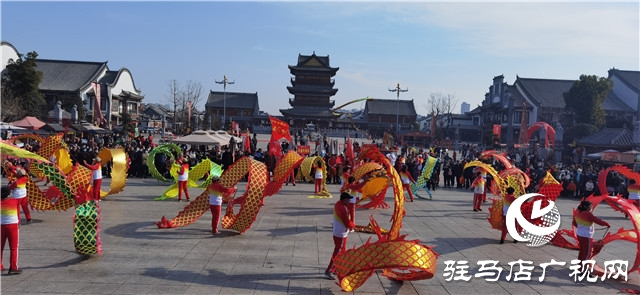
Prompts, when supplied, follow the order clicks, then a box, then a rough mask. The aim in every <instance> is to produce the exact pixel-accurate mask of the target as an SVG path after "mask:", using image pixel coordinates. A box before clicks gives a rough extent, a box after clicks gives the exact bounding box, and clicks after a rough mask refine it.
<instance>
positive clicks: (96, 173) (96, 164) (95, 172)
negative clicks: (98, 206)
mask: <svg viewBox="0 0 640 295" xmlns="http://www.w3.org/2000/svg"><path fill="white" fill-rule="evenodd" d="M84 166H85V167H87V168H89V169H90V170H91V180H93V185H92V186H91V196H92V197H93V199H94V200H96V202H100V187H101V186H102V159H100V157H95V158H93V161H92V162H91V165H89V164H87V161H86V160H85V161H84Z"/></svg>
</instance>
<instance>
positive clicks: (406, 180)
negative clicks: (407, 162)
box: [400, 166, 416, 202]
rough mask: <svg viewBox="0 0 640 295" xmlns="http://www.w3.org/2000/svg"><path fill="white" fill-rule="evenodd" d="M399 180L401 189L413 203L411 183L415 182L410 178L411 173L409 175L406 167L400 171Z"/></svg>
mask: <svg viewBox="0 0 640 295" xmlns="http://www.w3.org/2000/svg"><path fill="white" fill-rule="evenodd" d="M400 180H402V188H403V189H404V190H406V191H407V193H408V194H409V198H410V199H411V202H413V192H411V183H415V182H416V181H415V180H413V177H412V176H411V173H409V169H407V166H402V171H401V172H400Z"/></svg>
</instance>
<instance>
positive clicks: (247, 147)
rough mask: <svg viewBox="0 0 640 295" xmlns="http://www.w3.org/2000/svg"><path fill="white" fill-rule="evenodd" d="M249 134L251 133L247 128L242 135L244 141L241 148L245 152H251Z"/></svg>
mask: <svg viewBox="0 0 640 295" xmlns="http://www.w3.org/2000/svg"><path fill="white" fill-rule="evenodd" d="M250 136H251V134H250V133H249V130H247V133H246V134H245V135H244V142H243V143H242V148H243V149H244V152H245V153H247V152H248V153H251V139H250V138H249V137H250Z"/></svg>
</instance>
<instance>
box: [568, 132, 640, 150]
mask: <svg viewBox="0 0 640 295" xmlns="http://www.w3.org/2000/svg"><path fill="white" fill-rule="evenodd" d="M576 143H577V144H578V145H586V146H594V147H615V148H631V147H633V145H634V143H633V133H631V131H629V130H627V129H624V128H603V129H602V130H600V131H598V132H597V133H595V134H592V135H589V136H587V137H584V138H580V139H578V140H576Z"/></svg>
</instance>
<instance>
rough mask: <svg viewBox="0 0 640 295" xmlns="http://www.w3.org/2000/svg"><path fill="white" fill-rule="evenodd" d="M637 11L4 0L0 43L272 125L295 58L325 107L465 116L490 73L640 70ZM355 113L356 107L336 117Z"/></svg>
mask: <svg viewBox="0 0 640 295" xmlns="http://www.w3.org/2000/svg"><path fill="white" fill-rule="evenodd" d="M639 5H640V4H639V3H638V1H626V2H616V3H597V2H563V3H559V2H558V3H556V2H548V1H547V2H535V3H525V2H485V3H480V2H450V3H436V2H428V1H427V2H402V3H388V2H387V3H385V2H306V1H304V2H295V1H294V2H262V1H259V2H217V1H201V2H170V1H163V2H148V1H145V2H11V1H2V2H1V3H0V9H1V14H2V23H1V28H2V29H1V32H0V34H1V35H0V36H1V39H2V40H3V41H7V42H9V43H11V44H13V45H14V46H15V47H16V49H17V50H18V51H19V52H20V53H23V54H26V53H27V52H30V51H36V52H38V54H39V58H43V59H60V60H78V61H108V64H107V65H108V66H109V68H110V69H111V70H118V69H120V68H123V67H124V68H127V69H129V70H130V71H131V73H132V75H133V79H134V82H135V84H136V87H137V88H138V89H139V90H141V91H142V94H143V95H144V96H145V99H144V101H143V102H157V103H169V99H168V93H169V86H168V85H169V83H170V81H171V80H173V79H175V80H177V81H178V82H181V83H185V82H187V81H189V80H190V81H195V82H200V83H202V85H203V97H202V98H201V103H200V104H199V105H198V107H199V108H200V109H202V108H204V102H205V100H206V95H208V92H209V90H215V91H222V85H219V84H216V83H215V80H218V81H220V80H222V78H223V76H224V75H226V76H227V77H228V78H229V79H230V80H232V81H235V84H233V85H228V86H227V90H228V91H234V92H251V93H253V92H257V93H258V97H259V100H260V109H261V110H263V111H266V112H268V113H270V114H275V115H280V112H279V111H278V110H279V109H286V108H289V107H290V106H289V104H288V100H289V98H293V95H291V94H289V92H288V91H287V88H286V87H287V86H290V82H289V81H290V79H291V78H292V77H293V76H292V75H291V74H290V73H289V69H288V67H287V66H288V65H295V64H296V63H297V58H298V54H303V55H310V54H312V53H313V52H314V51H315V53H316V54H317V55H322V56H326V55H329V57H330V62H331V66H332V67H339V68H340V70H338V72H337V75H336V76H335V77H334V78H335V81H336V83H335V87H336V88H338V93H337V94H336V95H335V96H334V97H333V98H332V99H334V100H335V102H336V106H338V105H341V104H343V103H346V102H348V101H351V100H354V99H358V98H363V97H373V98H387V99H395V98H396V94H395V93H392V92H389V90H388V89H389V88H394V87H395V86H396V84H397V83H400V87H401V88H403V89H405V88H406V89H408V90H409V91H408V92H405V93H401V94H400V99H413V100H414V105H415V108H416V111H417V112H418V114H423V115H426V114H427V112H428V111H427V107H426V105H427V99H428V98H429V96H430V95H431V94H434V93H441V94H443V95H449V94H451V95H454V96H455V98H456V99H457V102H458V105H457V106H456V111H459V109H460V103H462V102H467V103H469V104H471V108H472V109H473V108H474V107H476V106H477V105H479V104H480V103H481V101H482V100H483V99H484V95H485V93H486V92H487V91H488V89H489V86H490V85H491V83H492V79H493V77H494V76H498V75H504V76H505V81H506V82H508V83H509V84H512V83H513V82H514V81H515V79H516V76H520V77H524V78H545V79H578V78H579V76H580V75H581V74H589V75H597V76H601V77H606V76H607V71H608V70H609V69H611V68H617V69H621V70H634V71H638V70H640V62H639V59H640V58H639V55H640V53H639V52H640V48H639V47H640V37H639V36H640V21H639V15H640V9H639ZM351 107H353V108H363V107H364V103H363V102H360V103H356V104H354V105H352V106H350V107H348V108H351Z"/></svg>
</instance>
